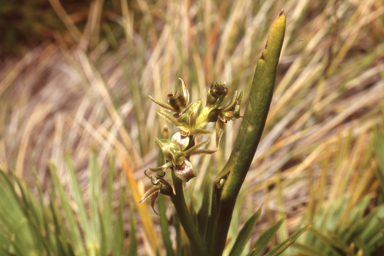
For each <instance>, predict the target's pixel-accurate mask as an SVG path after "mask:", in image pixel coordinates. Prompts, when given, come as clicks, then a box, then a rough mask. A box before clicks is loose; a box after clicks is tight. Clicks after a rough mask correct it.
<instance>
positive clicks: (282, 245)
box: [265, 226, 311, 256]
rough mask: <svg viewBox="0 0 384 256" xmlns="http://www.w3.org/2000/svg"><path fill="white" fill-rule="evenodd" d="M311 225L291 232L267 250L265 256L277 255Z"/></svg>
mask: <svg viewBox="0 0 384 256" xmlns="http://www.w3.org/2000/svg"><path fill="white" fill-rule="evenodd" d="M310 227H311V226H306V227H303V228H301V229H299V230H297V231H296V232H295V233H293V234H292V235H291V236H290V237H288V239H287V240H285V241H284V242H282V243H280V244H279V245H277V246H276V247H275V248H273V249H272V250H271V251H269V252H268V253H267V254H266V255H265V256H277V255H280V254H281V253H282V252H284V251H285V250H286V249H287V248H288V247H289V246H290V245H292V244H293V243H294V242H295V241H296V239H297V238H298V237H299V236H301V234H303V233H304V232H305V231H307V230H308V229H309V228H310Z"/></svg>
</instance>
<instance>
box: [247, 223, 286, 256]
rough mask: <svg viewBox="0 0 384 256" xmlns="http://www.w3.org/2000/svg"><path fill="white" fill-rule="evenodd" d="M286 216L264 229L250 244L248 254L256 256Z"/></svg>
mask: <svg viewBox="0 0 384 256" xmlns="http://www.w3.org/2000/svg"><path fill="white" fill-rule="evenodd" d="M285 219H286V217H284V218H282V219H281V220H279V221H278V222H276V223H275V224H274V225H273V226H271V227H270V228H268V229H267V230H266V231H264V232H263V233H262V234H261V236H260V237H259V238H258V239H257V240H256V242H255V243H254V244H253V245H252V249H251V251H250V252H249V254H248V255H252V256H257V255H260V253H262V252H263V251H264V249H265V248H266V247H267V245H268V243H269V242H270V241H271V239H272V237H273V236H274V235H275V234H276V232H277V230H279V228H280V227H281V225H282V224H283V222H284V220H285Z"/></svg>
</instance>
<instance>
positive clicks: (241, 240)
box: [229, 206, 262, 256]
mask: <svg viewBox="0 0 384 256" xmlns="http://www.w3.org/2000/svg"><path fill="white" fill-rule="evenodd" d="M261 210H262V206H260V208H259V210H257V212H256V213H255V214H254V215H253V216H252V217H251V218H249V219H248V220H247V222H246V223H245V224H244V227H243V228H242V229H241V231H240V233H239V235H238V236H237V238H236V241H235V244H234V245H233V247H232V250H231V252H230V254H229V256H238V255H241V254H242V253H243V250H244V247H245V245H246V244H247V242H248V240H249V238H250V237H251V235H252V231H253V230H254V228H255V226H256V223H257V221H258V220H259V217H260V214H261Z"/></svg>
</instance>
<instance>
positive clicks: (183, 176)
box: [140, 11, 308, 256]
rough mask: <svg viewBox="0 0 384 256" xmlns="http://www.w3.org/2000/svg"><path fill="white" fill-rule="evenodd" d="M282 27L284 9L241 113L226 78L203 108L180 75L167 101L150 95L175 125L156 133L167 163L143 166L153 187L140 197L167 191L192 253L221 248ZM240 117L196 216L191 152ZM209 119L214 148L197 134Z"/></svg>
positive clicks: (257, 249) (238, 246)
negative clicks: (167, 132) (190, 193)
mask: <svg viewBox="0 0 384 256" xmlns="http://www.w3.org/2000/svg"><path fill="white" fill-rule="evenodd" d="M284 32H285V14H284V12H283V11H282V12H281V13H280V14H279V16H278V17H277V19H276V21H275V22H274V24H273V26H272V28H271V31H270V34H269V38H268V41H267V44H266V46H265V49H264V51H263V52H262V53H261V55H260V57H259V60H258V63H257V68H256V71H255V75H254V79H253V83H252V88H251V92H250V95H249V100H248V104H247V107H246V109H245V113H244V116H241V114H240V106H241V101H242V98H243V93H242V92H240V93H239V92H238V91H235V92H234V94H233V95H232V97H229V95H228V88H227V87H226V83H225V82H219V83H217V82H213V83H212V85H211V86H210V88H209V89H208V93H207V99H206V103H205V106H204V107H203V108H201V100H198V101H196V102H193V103H189V98H190V97H189V92H188V90H187V88H186V86H185V83H184V81H183V80H182V79H180V81H181V86H182V91H177V90H176V91H174V92H171V93H170V94H168V102H167V103H164V102H161V101H158V100H155V99H154V98H152V97H151V96H149V97H150V99H151V100H152V101H153V102H155V103H156V104H157V105H159V106H160V107H161V108H163V109H160V110H156V112H157V114H158V115H159V116H161V117H163V118H164V119H166V120H167V121H168V122H169V123H171V124H173V125H175V126H176V127H177V128H178V132H176V133H175V134H174V135H173V136H172V138H171V139H167V138H162V139H156V143H157V144H158V146H159V147H160V150H161V154H162V156H163V158H165V163H164V162H163V161H160V162H159V163H161V164H160V166H158V167H153V168H149V171H150V172H151V173H152V174H151V175H149V174H148V171H145V175H146V176H147V177H148V178H149V179H151V183H152V187H151V188H149V190H148V191H147V192H146V193H145V194H144V195H143V197H142V198H141V200H140V203H142V202H144V201H146V200H147V199H149V198H150V199H151V206H152V208H154V205H155V202H156V199H157V197H158V195H159V194H160V193H161V194H164V195H167V196H169V197H170V199H171V201H172V203H173V205H174V206H175V209H176V213H177V215H178V218H179V220H180V223H181V225H182V226H183V229H184V231H185V233H186V235H187V236H188V238H189V240H190V243H191V250H190V254H192V255H217V256H219V255H222V253H223V251H224V249H225V245H226V241H227V234H228V229H229V225H230V222H231V219H232V212H233V209H234V206H235V202H236V198H237V195H238V193H239V191H240V188H241V185H242V183H243V182H244V179H245V176H246V174H247V172H248V170H249V167H250V165H251V162H252V159H253V156H254V154H255V152H256V148H257V145H258V143H259V141H260V138H261V134H262V131H263V129H264V125H265V122H266V119H267V115H268V111H269V106H270V103H271V99H272V94H273V88H274V83H275V77H276V69H277V64H278V61H279V57H280V52H281V48H282V43H283V39H284ZM229 98H230V100H229ZM239 118H242V119H243V120H242V123H241V126H240V131H239V134H238V136H237V139H236V142H235V145H234V149H233V151H232V153H231V156H230V158H229V159H228V161H227V163H226V165H225V166H224V168H223V169H222V170H221V172H219V174H218V176H217V177H216V179H215V181H214V184H213V188H212V195H211V200H210V201H209V200H207V202H208V203H206V205H205V206H204V207H202V209H200V212H199V213H198V216H205V217H204V218H203V217H200V218H197V220H196V218H193V217H192V213H191V212H190V211H189V210H188V207H187V205H186V202H185V198H184V190H183V187H184V186H183V184H185V183H187V182H188V181H190V180H191V179H192V178H194V177H196V175H197V172H196V168H195V167H194V166H193V165H192V163H191V162H190V157H191V156H193V155H200V154H212V153H214V152H216V151H217V149H218V147H219V144H220V139H221V137H222V136H223V133H224V130H225V126H226V124H227V122H228V121H234V120H236V119H239ZM209 122H214V123H215V130H216V148H215V149H206V148H204V146H206V145H208V144H209V142H210V140H209V139H208V140H205V141H204V140H201V139H200V137H199V136H202V135H210V134H212V131H208V130H206V126H207V124H208V123H209ZM166 172H170V173H171V176H172V180H173V185H171V184H169V183H168V182H167V181H166V180H165V179H164V177H165V175H166ZM260 214H261V207H260V209H259V210H258V211H257V212H256V213H255V214H254V215H253V216H252V217H251V218H250V219H249V220H248V221H247V222H246V223H245V225H244V227H243V229H242V230H241V231H240V233H239V235H238V237H237V238H236V241H235V243H234V246H233V247H232V249H231V252H230V254H229V255H233V256H235V255H240V254H241V253H242V252H243V250H244V248H245V244H246V242H247V241H248V240H249V238H250V236H251V233H252V230H253V228H254V226H255V225H256V222H257V220H258V218H259V217H260ZM162 217H165V215H164V216H162ZM282 221H283V220H280V221H279V222H278V223H277V224H275V225H274V226H272V227H271V228H269V229H268V230H267V231H265V232H264V233H263V234H262V235H261V237H260V238H259V239H258V240H257V241H256V242H255V244H254V245H253V246H252V249H251V251H250V252H249V253H248V254H247V255H259V254H260V253H262V252H263V250H264V249H265V248H266V246H267V244H268V242H269V241H270V240H271V238H272V237H273V236H274V234H275V233H276V231H277V229H278V228H279V227H280V225H281V223H282ZM307 228H308V227H305V228H303V229H300V230H299V231H297V232H296V233H295V234H293V235H292V236H291V237H290V238H289V240H287V241H285V242H283V243H282V244H280V245H278V246H277V247H276V248H274V249H272V250H270V251H269V253H268V254H267V255H278V254H280V253H281V252H282V251H284V250H285V249H286V248H287V247H288V246H289V245H290V244H292V243H293V242H294V241H295V239H296V238H297V237H298V236H299V235H300V234H301V233H302V232H304V231H305V230H306V229H307ZM167 252H168V250H167ZM169 252H170V251H169ZM170 253H171V254H172V252H170Z"/></svg>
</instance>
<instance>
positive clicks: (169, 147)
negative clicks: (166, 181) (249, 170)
mask: <svg viewBox="0 0 384 256" xmlns="http://www.w3.org/2000/svg"><path fill="white" fill-rule="evenodd" d="M156 143H157V144H158V145H159V147H160V149H161V151H162V152H163V154H164V157H165V159H166V160H167V163H166V164H164V165H162V166H159V167H155V168H149V170H151V171H153V172H157V173H159V172H165V171H166V170H167V169H172V170H173V171H174V173H175V175H176V177H178V178H179V179H181V180H182V181H184V182H188V181H189V180H190V179H192V178H194V177H196V171H195V169H194V167H193V165H192V163H191V162H190V161H189V160H188V157H189V156H192V155H199V154H212V153H214V152H216V150H209V149H200V148H201V147H203V146H205V145H207V144H208V143H209V140H206V141H202V142H200V143H198V144H196V145H194V146H192V147H190V148H189V149H187V150H185V149H186V148H187V146H188V145H189V138H188V136H183V135H182V134H181V133H179V132H178V133H176V134H175V135H174V136H173V137H172V140H168V139H156Z"/></svg>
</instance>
